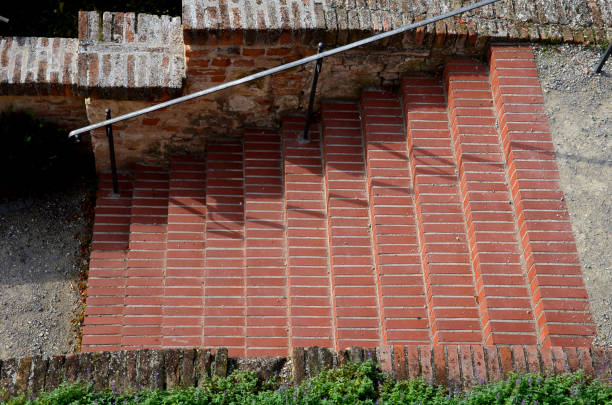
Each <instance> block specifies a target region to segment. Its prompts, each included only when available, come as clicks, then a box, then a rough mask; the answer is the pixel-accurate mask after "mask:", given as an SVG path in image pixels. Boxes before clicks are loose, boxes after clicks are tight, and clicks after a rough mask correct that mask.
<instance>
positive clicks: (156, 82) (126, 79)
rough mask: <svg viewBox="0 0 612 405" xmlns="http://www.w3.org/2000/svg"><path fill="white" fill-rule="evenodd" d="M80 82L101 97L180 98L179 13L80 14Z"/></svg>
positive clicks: (82, 87) (182, 70)
mask: <svg viewBox="0 0 612 405" xmlns="http://www.w3.org/2000/svg"><path fill="white" fill-rule="evenodd" d="M78 44H79V49H78V54H79V57H78V60H79V66H78V84H79V89H80V92H81V94H83V95H86V96H90V97H96V98H113V99H130V100H134V99H139V100H155V99H159V98H162V97H176V96H179V95H180V93H181V89H182V87H183V80H184V78H185V61H184V54H183V52H184V49H183V48H184V47H183V36H182V31H181V19H180V17H170V16H166V15H164V16H155V15H150V14H138V15H136V14H134V13H110V12H105V13H103V15H102V16H100V14H99V13H98V12H96V11H90V12H85V11H81V12H80V13H79V40H78Z"/></svg>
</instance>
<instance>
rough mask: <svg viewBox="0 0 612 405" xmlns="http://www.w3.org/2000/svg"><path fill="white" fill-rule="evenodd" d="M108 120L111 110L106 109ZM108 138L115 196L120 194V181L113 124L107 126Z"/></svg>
mask: <svg viewBox="0 0 612 405" xmlns="http://www.w3.org/2000/svg"><path fill="white" fill-rule="evenodd" d="M106 119H107V120H110V119H111V110H110V108H107V109H106ZM106 137H107V138H108V153H109V155H110V164H111V175H112V176H113V194H117V195H118V194H119V181H118V180H117V163H116V161H115V141H114V139H113V124H108V125H106Z"/></svg>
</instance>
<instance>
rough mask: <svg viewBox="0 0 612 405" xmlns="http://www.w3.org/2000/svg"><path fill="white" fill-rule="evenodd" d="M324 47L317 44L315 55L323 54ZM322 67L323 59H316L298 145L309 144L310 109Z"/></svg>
mask: <svg viewBox="0 0 612 405" xmlns="http://www.w3.org/2000/svg"><path fill="white" fill-rule="evenodd" d="M324 47H325V45H324V44H323V42H319V45H318V47H317V53H321V52H323V48H324ZM322 65H323V59H317V64H316V65H315V70H314V74H313V75H312V87H311V88H310V100H308V112H307V113H306V123H305V124H304V133H303V134H302V136H300V138H299V139H298V141H299V142H300V143H308V142H310V136H309V135H308V132H309V131H310V121H311V120H312V109H313V108H314V101H315V96H316V95H317V81H318V80H319V73H321V66H322Z"/></svg>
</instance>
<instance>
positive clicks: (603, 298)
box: [534, 45, 612, 346]
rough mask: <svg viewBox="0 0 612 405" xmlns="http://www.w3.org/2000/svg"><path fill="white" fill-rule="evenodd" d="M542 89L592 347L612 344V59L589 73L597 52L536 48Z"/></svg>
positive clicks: (580, 48)
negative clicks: (586, 299) (591, 324)
mask: <svg viewBox="0 0 612 405" xmlns="http://www.w3.org/2000/svg"><path fill="white" fill-rule="evenodd" d="M534 49H535V51H536V61H537V64H538V69H539V72H540V80H541V82H542V88H543V90H544V99H545V103H546V112H547V114H548V119H549V122H550V125H551V129H552V134H553V141H554V144H555V148H556V151H557V162H558V164H559V169H560V171H561V187H562V189H563V192H564V193H565V198H566V201H567V205H568V208H569V212H570V216H571V222H572V227H573V230H574V235H575V237H576V243H577V245H578V255H579V257H580V260H581V262H582V266H583V270H584V276H585V282H586V286H587V290H588V292H589V296H590V301H591V310H592V312H593V316H594V319H595V323H596V326H597V331H598V336H597V340H596V342H595V343H596V344H598V345H602V346H610V345H612V252H611V251H612V244H611V243H610V241H611V239H610V233H611V232H612V222H611V218H612V200H611V198H610V197H612V195H611V194H610V187H611V186H612V158H611V156H610V154H611V153H612V77H611V73H612V60H608V62H607V64H606V65H605V66H604V71H603V72H602V74H599V75H597V74H593V73H592V72H591V70H592V69H593V67H594V66H595V64H596V63H597V61H598V59H599V57H600V55H601V51H600V50H595V49H592V48H587V47H582V46H570V45H561V46H555V47H552V46H538V47H535V48H534Z"/></svg>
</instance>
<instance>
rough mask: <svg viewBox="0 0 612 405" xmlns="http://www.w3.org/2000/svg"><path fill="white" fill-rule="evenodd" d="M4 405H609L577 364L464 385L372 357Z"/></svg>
mask: <svg viewBox="0 0 612 405" xmlns="http://www.w3.org/2000/svg"><path fill="white" fill-rule="evenodd" d="M7 404H10V405H18V404H19V405H21V404H37V405H47V404H49V405H50V404H99V405H103V404H211V405H221V404H223V405H231V404H233V405H252V404H257V405H259V404H261V405H281V404H282V405H287V404H300V405H315V404H317V405H318V404H322V405H328V404H329V405H331V404H372V405H378V404H388V405H392V404H393V405H395V404H399V405H401V404H470V405H480V404H482V405H490V404H520V405H524V404H534V405H535V404H537V405H544V404H551V405H553V404H555V405H556V404H585V405H586V404H592V405H597V404H602V405H604V404H612V388H611V387H610V385H609V383H603V382H601V381H600V380H597V379H592V378H589V377H587V376H585V375H584V373H582V372H581V371H579V372H576V373H572V374H565V375H560V376H555V375H548V374H547V375H542V374H526V375H518V374H512V375H510V376H509V377H508V378H507V379H506V380H503V381H500V382H497V383H490V384H484V385H478V386H476V387H473V388H472V389H471V390H468V391H464V390H461V389H459V388H457V387H441V386H432V385H429V384H427V383H426V382H425V381H423V380H420V379H415V380H409V381H399V382H397V381H394V380H392V379H391V378H389V377H388V376H387V375H386V374H385V373H383V372H381V371H380V369H379V368H378V366H377V365H376V364H374V363H373V362H371V361H367V362H364V363H357V364H347V365H345V366H343V367H340V368H338V369H335V370H328V371H323V372H321V373H320V374H319V375H318V376H316V377H314V378H312V379H309V380H307V381H303V382H302V383H301V384H295V383H292V384H279V383H278V382H277V381H276V379H271V380H268V381H261V380H260V379H258V378H257V376H256V374H255V373H252V372H244V371H237V372H234V373H233V374H231V375H230V376H229V377H226V378H216V377H213V378H208V379H206V380H205V381H204V382H203V384H202V386H201V388H186V389H173V390H168V391H160V390H156V391H147V390H144V391H140V392H138V393H133V394H126V395H120V394H117V393H115V392H113V391H112V390H107V391H102V392H100V391H96V390H94V389H93V387H92V386H91V385H83V384H80V383H77V384H65V385H62V386H61V387H59V388H57V389H56V390H54V391H52V392H50V393H43V394H39V395H38V396H37V395H34V394H32V393H23V394H21V395H20V396H18V397H16V398H13V399H11V400H10V401H9V402H8V403H7Z"/></svg>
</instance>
